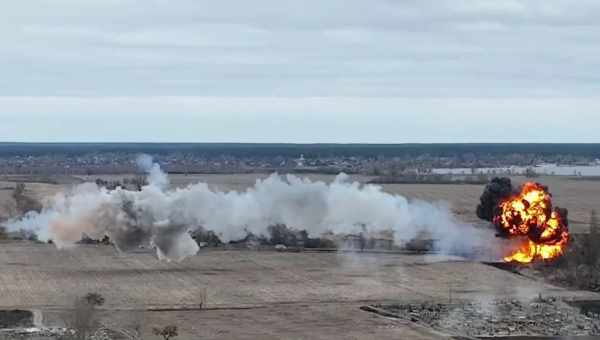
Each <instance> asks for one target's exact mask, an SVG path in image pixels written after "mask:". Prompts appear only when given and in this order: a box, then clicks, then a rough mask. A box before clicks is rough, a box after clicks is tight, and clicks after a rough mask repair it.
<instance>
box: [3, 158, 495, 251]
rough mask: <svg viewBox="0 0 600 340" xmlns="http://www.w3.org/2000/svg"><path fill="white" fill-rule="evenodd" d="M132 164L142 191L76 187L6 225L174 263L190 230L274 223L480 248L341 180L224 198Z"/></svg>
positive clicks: (441, 220)
mask: <svg viewBox="0 0 600 340" xmlns="http://www.w3.org/2000/svg"><path fill="white" fill-rule="evenodd" d="M138 164H140V166H141V167H142V168H143V169H144V170H145V171H147V172H148V175H149V176H148V177H149V178H148V183H149V184H148V185H146V186H144V187H143V188H142V190H141V191H129V190H125V189H122V188H117V189H116V190H112V191H109V190H106V189H105V188H99V187H97V186H96V185H95V184H92V183H86V184H82V185H79V186H77V187H75V188H73V189H72V190H70V191H68V192H64V193H59V194H58V195H56V196H55V197H53V198H52V199H51V200H49V201H48V202H47V204H46V205H45V207H44V209H43V210H42V212H41V213H30V214H28V215H26V216H25V217H24V218H22V219H20V220H17V221H12V222H11V223H9V225H10V227H11V228H13V229H20V228H26V229H34V230H37V231H38V234H39V236H40V237H41V238H42V239H44V238H50V239H52V240H53V241H54V243H55V244H56V246H57V247H59V248H64V247H69V246H73V245H74V244H75V243H76V242H77V241H79V240H80V239H81V237H82V235H83V234H85V235H88V236H89V237H92V238H95V239H100V238H102V237H103V236H105V235H107V236H108V237H110V239H111V240H112V241H113V242H114V243H115V245H116V247H117V248H118V249H119V250H121V251H129V250H133V249H136V248H138V247H140V246H148V247H154V248H156V250H157V254H158V256H159V257H161V258H168V259H175V260H180V259H183V258H185V257H186V256H191V255H194V254H195V253H196V252H197V251H198V246H197V244H196V242H195V241H194V240H193V239H192V238H191V236H190V231H192V230H195V229H197V228H199V227H203V228H205V229H208V230H213V231H214V232H216V233H217V234H218V235H219V237H220V238H221V239H222V240H223V241H224V242H228V241H230V240H236V239H241V238H243V237H245V236H246V234H247V232H252V233H254V234H256V235H265V234H267V227H268V226H270V225H274V224H285V225H287V226H288V227H291V228H296V229H305V230H307V231H308V233H309V235H311V236H313V237H315V236H320V235H321V234H322V233H324V232H327V231H332V232H334V233H355V232H360V231H361V230H363V229H362V228H363V226H364V227H366V229H367V230H368V231H369V232H378V231H387V230H393V231H394V238H395V242H396V243H401V242H403V241H408V240H411V239H412V238H414V237H415V236H416V235H417V234H418V233H420V232H429V233H430V234H431V235H432V236H433V238H434V239H437V240H438V246H439V247H440V249H441V250H443V251H450V250H452V251H455V250H456V248H460V249H459V251H468V250H469V249H472V248H473V246H474V244H475V243H480V242H481V232H480V231H476V230H475V228H473V227H472V226H471V225H467V224H464V223H460V222H458V221H457V220H456V219H455V218H454V216H453V215H452V214H451V213H450V209H449V207H448V206H447V205H446V204H445V203H443V202H438V203H430V202H425V201H410V202H409V201H408V200H407V199H405V198H404V197H402V196H398V195H392V194H389V193H385V192H383V191H382V188H381V187H379V186H374V185H361V184H359V183H356V182H351V181H350V180H349V178H348V176H346V175H344V174H340V175H338V176H337V177H336V178H335V180H334V181H333V182H332V183H329V184H327V183H325V182H321V181H311V180H308V179H303V178H299V177H296V176H293V175H287V176H279V175H277V174H273V175H271V176H269V177H268V178H266V179H264V180H257V181H256V183H255V185H254V186H253V187H251V188H248V189H247V190H245V191H241V192H238V191H229V192H224V191H219V190H212V189H210V188H209V187H208V185H207V184H206V183H197V184H192V185H189V186H187V187H185V188H177V189H169V188H168V186H169V185H168V184H169V181H168V177H167V175H166V174H165V173H163V172H162V171H161V170H160V167H159V166H158V164H153V163H152V161H151V159H150V158H146V157H141V158H140V159H138ZM485 238H486V239H488V237H487V235H486V236H485ZM491 238H493V237H491ZM486 242H487V240H486Z"/></svg>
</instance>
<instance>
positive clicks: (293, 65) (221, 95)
mask: <svg viewBox="0 0 600 340" xmlns="http://www.w3.org/2000/svg"><path fill="white" fill-rule="evenodd" d="M0 11H2V13H7V14H6V15H5V17H4V18H3V20H1V21H0V41H2V42H3V43H2V44H1V45H0V72H1V74H2V77H1V78H0V96H4V99H2V101H3V102H4V103H7V104H10V103H16V104H15V105H12V106H11V105H8V106H5V107H3V108H2V112H5V113H0V114H1V115H3V117H2V118H4V117H6V116H7V115H9V114H10V113H11V112H19V111H28V112H30V113H44V112H45V113H49V112H54V114H57V115H62V117H68V116H69V115H70V114H73V113H79V112H90V111H94V110H96V111H100V109H99V108H106V110H107V111H103V113H104V114H116V113H117V112H118V113H120V114H121V117H122V119H123V120H125V121H127V120H128V118H127V117H124V116H123V115H135V114H137V113H142V112H147V113H149V114H150V113H152V112H157V111H158V110H161V112H162V114H165V113H169V114H173V115H176V116H177V117H180V119H181V121H183V122H187V123H190V122H196V120H195V118H189V117H190V115H189V112H190V111H193V112H194V113H195V114H203V115H209V114H210V113H211V112H223V111H226V112H230V113H231V114H232V115H233V114H234V113H242V114H243V113H245V112H250V111H251V112H253V113H254V114H255V115H259V116H258V117H257V121H258V122H261V123H264V122H268V121H269V120H273V118H272V114H271V112H278V113H279V115H280V116H281V115H285V116H287V117H289V119H288V120H286V121H282V124H284V125H289V124H292V123H294V122H296V123H297V118H295V117H296V116H294V112H298V111H302V112H304V111H306V112H308V114H309V115H310V114H311V113H310V112H312V110H314V105H317V104H318V105H322V107H320V108H319V110H320V111H319V114H320V115H330V116H331V117H332V118H330V120H332V121H333V120H335V121H339V117H341V116H343V115H344V114H346V116H344V117H345V118H344V119H345V120H347V121H348V124H350V122H351V123H352V124H353V126H360V125H363V126H371V125H372V124H373V123H371V122H369V118H368V115H369V114H373V115H378V114H392V113H397V114H399V115H404V116H406V115H410V114H412V113H413V112H419V114H420V117H421V118H419V119H423V120H424V121H436V120H437V118H438V116H439V115H443V114H445V113H444V111H443V108H444V106H443V105H439V100H442V99H443V98H447V99H452V100H454V102H456V103H459V102H461V98H475V99H477V98H479V99H481V103H484V104H485V105H490V106H485V105H484V104H481V105H479V104H478V105H477V110H479V112H481V114H488V115H489V114H497V115H506V114H508V113H511V112H513V113H514V112H522V111H526V112H531V113H530V114H531V115H533V116H534V117H535V118H536V119H537V120H538V121H542V120H543V119H544V116H543V115H544V112H546V111H547V110H550V111H551V112H555V111H556V109H553V103H554V102H552V101H551V100H550V99H552V98H557V97H558V98H563V99H565V100H571V101H575V102H577V103H581V102H580V101H578V100H577V98H582V97H587V98H591V99H590V100H591V101H592V102H593V103H595V99H593V98H594V97H595V96H596V95H597V93H599V90H600V79H599V78H600V76H598V74H600V61H598V60H599V59H598V55H600V45H599V44H598V43H597V37H598V36H599V35H600V20H599V19H600V3H599V2H597V1H592V0H580V1H568V0H556V1H545V0H507V1H484V0H481V1H466V0H406V1H393V0H384V1H378V2H376V3H373V2H372V1H366V0H330V1H325V2H324V1H316V0H315V1H304V2H298V1H291V0H278V1H275V0H263V1H260V2H247V1H245V2H239V1H233V0H225V1H219V2H214V1H204V0H181V1H165V0H148V1H141V0H89V1H75V0H52V1H50V0H41V1H38V2H36V6H31V5H30V4H28V3H27V2H23V1H13V2H4V3H2V4H0ZM9 14H10V15H9ZM15 97H22V98H24V99H25V98H26V101H25V102H23V101H21V102H19V100H16V99H14V98H15ZM60 98H62V99H60ZM92 98H104V99H102V100H100V99H98V100H96V101H94V102H93V103H90V100H93V99H92ZM174 98H175V99H174ZM315 98H320V99H315ZM323 98H329V99H328V100H325V99H323ZM396 98H412V99H415V100H421V99H426V98H431V99H432V104H426V105H425V104H423V105H425V106H432V107H433V106H436V105H438V107H436V109H433V108H428V109H427V110H420V111H417V110H418V109H420V107H421V104H415V105H404V102H402V103H396V102H394V100H395V99H396ZM440 98H442V99H440ZM493 98H496V99H493ZM500 98H507V99H508V100H509V101H512V102H514V100H532V101H536V103H538V104H535V105H533V106H534V109H535V110H529V108H528V107H522V108H515V107H512V106H511V107H510V108H507V109H506V110H501V109H499V108H505V104H504V102H503V101H502V100H501V99H500ZM15 100H16V102H15ZM398 100H400V101H402V100H404V99H398ZM546 100H549V101H546ZM121 102H122V103H123V104H127V106H122V107H121V106H118V104H117V103H121ZM463 102H464V101H463ZM348 103H351V104H348ZM544 103H545V104H544ZM83 104H94V105H97V106H94V107H85V105H83ZM129 104H131V105H129ZM82 105H83V106H82ZM167 105H172V106H171V107H168V106H167ZM593 105H595V104H593ZM542 106H544V108H542ZM36 107H37V108H39V111H35V110H34V108H36ZM594 107H595V106H594ZM565 109H568V110H571V111H573V110H577V111H578V112H584V113H581V114H585V112H591V108H586V107H581V106H580V105H576V106H575V107H569V108H565ZM211 110H213V111H211ZM357 110H359V111H360V112H358V113H357V112H356V111H357ZM369 110H371V111H369ZM373 110H378V111H373ZM465 110H468V108H465ZM124 111H127V112H124ZM456 111H457V112H456V113H454V112H453V114H465V115H466V114H468V112H470V111H465V112H462V113H461V112H459V108H456ZM380 112H381V113H380ZM571 113H572V112H571ZM89 114H97V113H91V112H90V113H89ZM557 114H558V113H557ZM555 115H556V114H555ZM496 117H498V116H496ZM9 118H10V116H9ZM98 119H100V118H98ZM164 119H165V118H163V120H164ZM205 119H208V123H207V124H208V125H210V124H212V123H211V122H212V121H213V120H218V119H217V118H205ZM328 119H329V118H328ZM309 120H310V119H309ZM5 121H7V122H6V123H3V128H4V129H8V127H7V126H9V127H10V129H11V130H10V131H13V133H10V134H8V135H3V136H8V137H6V138H14V137H13V136H27V137H26V138H35V137H36V134H32V133H29V132H28V131H29V130H28V129H29V126H24V125H21V124H22V123H21V122H20V121H19V120H18V119H5ZM204 122H205V123H206V121H204ZM132 123H133V121H132ZM11 124H12V125H11ZM215 124H216V123H215ZM220 124H221V125H222V124H224V122H221V123H220ZM412 124H416V125H418V124H417V123H412ZM571 124H575V123H573V122H571ZM34 125H35V124H34ZM125 125H127V124H125ZM264 125H266V126H269V124H266V123H264V124H263V126H264ZM251 126H253V127H255V126H260V124H259V123H256V124H254V123H253V124H251ZM434 126H435V124H434V125H431V127H434ZM17 131H18V132H17ZM82 131H83V130H82ZM418 131H419V132H420V133H427V130H418ZM585 131H587V130H585ZM221 132H222V135H223V138H222V139H224V140H227V139H231V138H234V137H236V136H238V135H235V136H232V135H229V134H227V133H225V131H224V129H223V130H221ZM256 134H257V135H265V131H264V130H258V131H256ZM267 134H268V133H267ZM351 134H353V135H364V133H357V132H355V131H354V130H352V133H351ZM351 134H350V133H348V134H347V135H344V136H345V137H344V139H345V140H346V139H350V140H352V138H351ZM118 135H120V134H118ZM283 135H284V136H285V133H283ZM558 135H561V134H558ZM562 135H563V136H565V138H567V137H569V136H570V134H569V133H564V132H563V133H562ZM576 135H577V134H576ZM579 135H581V134H579ZM69 136H73V137H72V138H74V137H75V136H74V135H67V136H66V137H64V138H69ZM392 136H393V134H392V133H390V134H389V135H387V136H385V137H382V138H384V139H385V140H390V139H393V138H392ZM554 136H556V135H554ZM77 137H79V135H78V136H77ZM172 137H173V138H176V137H177V136H175V135H173V136H172ZM111 138H112V137H111ZM114 138H116V136H115V137H114ZM165 138H167V137H165ZM340 138H341V137H340ZM397 138H398V140H402V138H401V137H397ZM411 138H412V137H411ZM446 138H447V139H454V138H455V137H454V135H448V137H446ZM536 138H537V137H536ZM39 139H42V137H41V136H39ZM198 139H201V138H199V137H198ZM332 139H333V137H332Z"/></svg>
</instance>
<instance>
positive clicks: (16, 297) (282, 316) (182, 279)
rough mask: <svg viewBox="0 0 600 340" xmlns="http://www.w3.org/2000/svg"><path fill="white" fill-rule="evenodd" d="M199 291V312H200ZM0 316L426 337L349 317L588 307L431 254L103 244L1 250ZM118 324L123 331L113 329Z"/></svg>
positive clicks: (265, 334)
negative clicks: (84, 307) (441, 307)
mask: <svg viewBox="0 0 600 340" xmlns="http://www.w3.org/2000/svg"><path fill="white" fill-rule="evenodd" d="M203 290H206V292H207V299H206V302H205V306H204V307H205V309H203V310H199V308H198V307H199V304H200V303H201V295H202V294H201V292H202V291H203ZM0 292H1V294H0V308H2V309H12V308H33V309H38V310H41V311H42V314H43V315H44V323H45V324H46V325H60V324H61V322H62V321H61V319H62V317H61V315H63V314H64V313H65V312H64V311H65V309H66V308H69V307H70V306H71V304H72V301H73V299H74V297H75V296H77V295H83V294H85V293H87V292H98V293H100V294H102V295H103V296H104V297H105V298H106V305H105V306H104V307H103V308H104V310H105V311H106V313H105V314H104V317H105V318H106V319H107V320H109V321H111V322H117V323H118V322H120V321H122V320H127V318H125V317H124V316H122V317H120V316H119V315H129V314H131V313H134V312H133V311H132V310H146V312H145V313H144V318H145V319H146V322H147V323H148V324H152V325H161V324H173V323H174V324H177V325H179V327H180V329H181V331H182V334H183V338H185V339H194V338H198V337H203V338H222V339H230V338H261V339H275V338H282V337H283V338H290V339H292V338H293V339H298V338H322V339H325V338H339V339H348V338H350V339H351V338H354V339H364V338H369V337H370V336H371V335H372V334H376V335H377V336H378V338H414V339H419V338H420V339H436V338H440V337H438V336H437V335H435V333H432V332H431V331H428V330H426V329H421V328H419V327H417V326H415V325H411V324H407V323H406V322H403V321H399V320H391V319H386V318H383V317H380V316H376V315H373V314H370V313H367V312H363V311H361V310H360V309H359V308H360V306H362V305H365V304H373V303H398V302H403V303H406V302H420V301H432V302H442V303H447V302H448V301H450V300H463V299H465V300H474V301H478V300H481V299H491V298H506V297H508V298H510V297H515V298H532V297H535V296H537V295H538V293H541V294H544V295H553V296H559V297H565V298H578V299H595V298H598V296H597V294H594V293H589V292H583V291H568V290H565V289H562V288H557V287H554V286H551V285H548V284H545V283H543V282H540V281H538V280H535V279H531V278H527V277H524V276H519V275H516V274H512V273H509V272H507V271H503V270H500V269H497V268H495V267H492V266H488V265H484V264H481V263H477V262H466V261H461V260H459V259H449V258H443V257H439V256H435V255H428V256H425V255H420V256H417V255H399V254H388V255H382V254H378V255H376V254H367V253H363V254H355V253H352V254H342V253H309V252H305V253H279V252H256V251H221V250H213V251H205V252H201V253H200V254H199V255H197V256H194V257H192V258H188V259H186V260H185V261H183V262H181V263H175V262H171V263H169V262H161V261H158V260H157V259H156V258H155V257H154V256H153V255H152V254H150V253H142V252H140V253H134V254H126V255H123V254H118V253H116V252H115V250H114V249H113V248H112V247H110V246H81V247H78V248H75V249H72V250H68V251H59V250H56V249H55V248H54V247H53V246H51V245H40V244H37V245H36V244H28V243H3V244H1V245H0ZM123 322H125V321H123Z"/></svg>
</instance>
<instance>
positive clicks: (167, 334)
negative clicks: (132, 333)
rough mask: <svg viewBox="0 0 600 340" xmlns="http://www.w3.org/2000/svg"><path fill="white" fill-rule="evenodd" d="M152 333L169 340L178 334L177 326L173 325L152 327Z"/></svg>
mask: <svg viewBox="0 0 600 340" xmlns="http://www.w3.org/2000/svg"><path fill="white" fill-rule="evenodd" d="M152 333H154V335H156V336H160V337H162V338H163V340H169V339H172V338H175V337H177V336H178V335H179V332H178V330H177V326H174V325H169V326H165V327H163V328H154V329H152Z"/></svg>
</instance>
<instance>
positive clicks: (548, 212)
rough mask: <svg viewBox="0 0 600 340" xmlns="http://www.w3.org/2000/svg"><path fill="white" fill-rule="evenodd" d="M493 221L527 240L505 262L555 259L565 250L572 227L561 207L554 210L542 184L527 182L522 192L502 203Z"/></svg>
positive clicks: (510, 234)
mask: <svg viewBox="0 0 600 340" xmlns="http://www.w3.org/2000/svg"><path fill="white" fill-rule="evenodd" d="M498 208H499V209H498V213H497V215H496V217H495V218H494V223H495V224H496V225H497V226H498V227H500V229H501V230H503V231H504V232H505V233H506V234H507V235H508V236H509V237H521V238H523V239H524V241H523V242H522V243H521V245H520V246H519V247H518V249H517V250H516V251H514V252H513V253H512V254H511V255H509V256H506V257H505V258H504V261H506V262H520V263H530V262H533V261H534V260H552V259H555V258H558V257H559V256H561V255H562V254H563V253H564V250H565V247H566V245H567V243H568V242H569V230H568V227H567V224H566V222H565V221H564V219H563V216H561V214H560V212H559V211H558V210H553V209H552V196H551V195H550V193H549V192H548V190H547V188H546V187H545V186H543V185H541V184H539V183H532V182H529V183H525V184H524V185H523V187H522V189H521V192H520V193H519V194H517V195H514V196H512V197H510V198H508V199H506V200H504V201H503V202H501V203H500V205H499V207H498Z"/></svg>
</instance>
